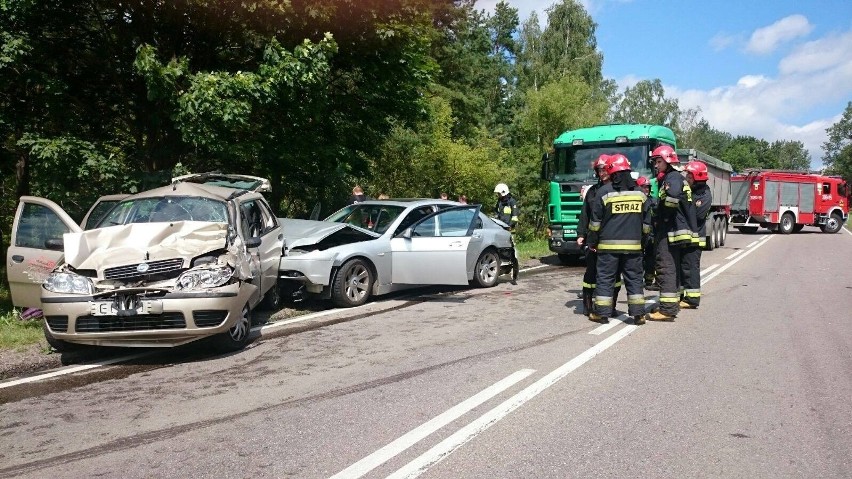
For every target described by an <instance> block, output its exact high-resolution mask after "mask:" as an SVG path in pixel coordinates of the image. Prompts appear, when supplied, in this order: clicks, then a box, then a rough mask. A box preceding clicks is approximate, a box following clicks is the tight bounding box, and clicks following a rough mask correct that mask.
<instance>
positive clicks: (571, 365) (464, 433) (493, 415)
mask: <svg viewBox="0 0 852 479" xmlns="http://www.w3.org/2000/svg"><path fill="white" fill-rule="evenodd" d="M636 328H638V326H635V325H627V326H625V327H624V328H623V329H620V330H619V331H617V332H616V333H614V334H613V335H611V336H609V337H607V338H606V339H604V340H603V341H601V342H599V343H598V344H596V345H594V346H592V347H591V348H589V349H587V350H586V351H584V352H583V353H582V354H580V355H579V356H577V357H575V358H574V359H572V360H570V361H568V362H567V363H565V364H563V365H562V366H559V367H558V368H556V369H554V370H553V371H551V372H550V373H549V374H547V375H546V376H544V377H543V378H541V379H539V380H538V381H536V382H534V383H533V384H531V385H529V386H527V387H526V388H524V390H522V391H521V392H519V393H518V394H515V395H514V396H512V397H510V398H509V399H507V400H506V401H504V402H503V403H501V404H500V405H499V406H497V407H495V408H494V409H492V410H490V411H488V412H486V413H485V414H483V415H482V416H480V417H479V418H478V419H476V420H475V421H473V422H472V423H470V424H468V425H467V426H465V427H463V428H461V429H459V430H458V431H457V432H455V433H454V434H452V435H451V436H450V437H448V438H446V439H444V440H443V441H441V442H440V443H438V444H437V445H436V446H435V447H433V448H431V449H429V450H428V451H426V452H425V453H423V454H422V455H420V456H419V457H417V458H416V459H414V460H413V461H411V462H409V463H408V464H406V465H405V466H403V467H402V468H400V469H399V470H397V471H396V472H394V473H393V474H391V475H390V476H388V479H402V478H406V479H408V478H414V477H417V476H419V475H420V474H422V473H424V472H425V471H426V470H427V469H429V468H430V467H432V466H433V465H435V464H437V463H438V462H440V461H442V460H443V459H444V458H446V457H447V456H449V455H450V454H452V452H453V451H455V450H456V449H458V448H459V447H461V446H463V445H464V444H465V443H467V442H468V441H470V440H472V439H474V438H475V437H476V436H478V435H479V434H480V433H481V432H483V431H485V430H486V429H488V428H489V427H491V426H493V425H494V424H496V423H497V422H498V421H499V420H501V419H503V418H504V417H506V416H507V415H508V414H509V413H511V412H512V411H514V410H515V409H518V408H519V407H521V406H523V405H524V404H525V403H526V402H527V401H529V400H530V399H532V398H534V397H536V396H537V395H538V394H539V393H541V392H542V391H544V390H546V389H547V388H549V387H550V386H552V385H554V384H556V382H557V381H559V380H560V379H562V378H564V377H565V376H567V375H568V374H570V373H571V372H572V371H574V370H575V369H577V368H579V367H580V366H582V365H583V364H585V363H586V362H587V361H589V360H590V359H592V358H594V357H595V356H597V355H598V354H600V353H602V352H603V351H605V350H606V349H607V348H609V347H610V346H612V345H613V344H615V343H617V342H618V341H620V340H622V339H623V338H625V337H627V335H628V334H630V333H632V332H633V331H635V330H636Z"/></svg>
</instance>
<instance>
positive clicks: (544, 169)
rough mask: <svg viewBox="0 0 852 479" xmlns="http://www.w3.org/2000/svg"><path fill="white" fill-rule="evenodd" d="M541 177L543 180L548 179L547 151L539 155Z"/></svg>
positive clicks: (548, 160)
mask: <svg viewBox="0 0 852 479" xmlns="http://www.w3.org/2000/svg"><path fill="white" fill-rule="evenodd" d="M541 179H542V180H545V181H547V180H549V179H550V157H548V155H547V153H544V154H543V155H541Z"/></svg>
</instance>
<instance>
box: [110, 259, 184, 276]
mask: <svg viewBox="0 0 852 479" xmlns="http://www.w3.org/2000/svg"><path fill="white" fill-rule="evenodd" d="M140 264H142V263H136V264H129V265H127V266H116V267H115V268H107V269H106V270H104V279H126V278H141V277H145V276H151V275H155V274H163V273H170V272H174V271H179V270H180V269H181V267H183V260H182V259H180V258H173V259H163V260H160V261H147V262H146V263H145V264H147V265H148V269H147V270H146V271H145V272H139V270H138V268H139V265H140Z"/></svg>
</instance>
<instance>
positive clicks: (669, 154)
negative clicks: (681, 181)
mask: <svg viewBox="0 0 852 479" xmlns="http://www.w3.org/2000/svg"><path fill="white" fill-rule="evenodd" d="M657 157H660V158H662V159H663V160H665V161H666V163H668V164H670V165H671V164H675V163H680V160H679V159H678V157H677V153H675V151H674V148H672V147H671V146H669V145H660V146H658V147H656V148H654V151H652V152H651V159H652V160H653V159H654V158H657Z"/></svg>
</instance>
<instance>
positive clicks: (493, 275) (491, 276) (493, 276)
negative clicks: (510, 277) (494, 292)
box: [473, 249, 500, 288]
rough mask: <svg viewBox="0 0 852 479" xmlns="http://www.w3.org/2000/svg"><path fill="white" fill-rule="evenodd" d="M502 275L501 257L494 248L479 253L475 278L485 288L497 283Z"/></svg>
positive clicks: (474, 273)
mask: <svg viewBox="0 0 852 479" xmlns="http://www.w3.org/2000/svg"><path fill="white" fill-rule="evenodd" d="M499 276H500V257H499V256H497V252H496V251H494V250H493V249H487V250H485V251H483V252H482V254H480V255H479V259H477V260H476V268H475V270H474V272H473V280H474V281H475V282H476V284H477V285H478V286H480V287H483V288H490V287H492V286H494V285H495V284H497V278H498V277H499Z"/></svg>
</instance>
